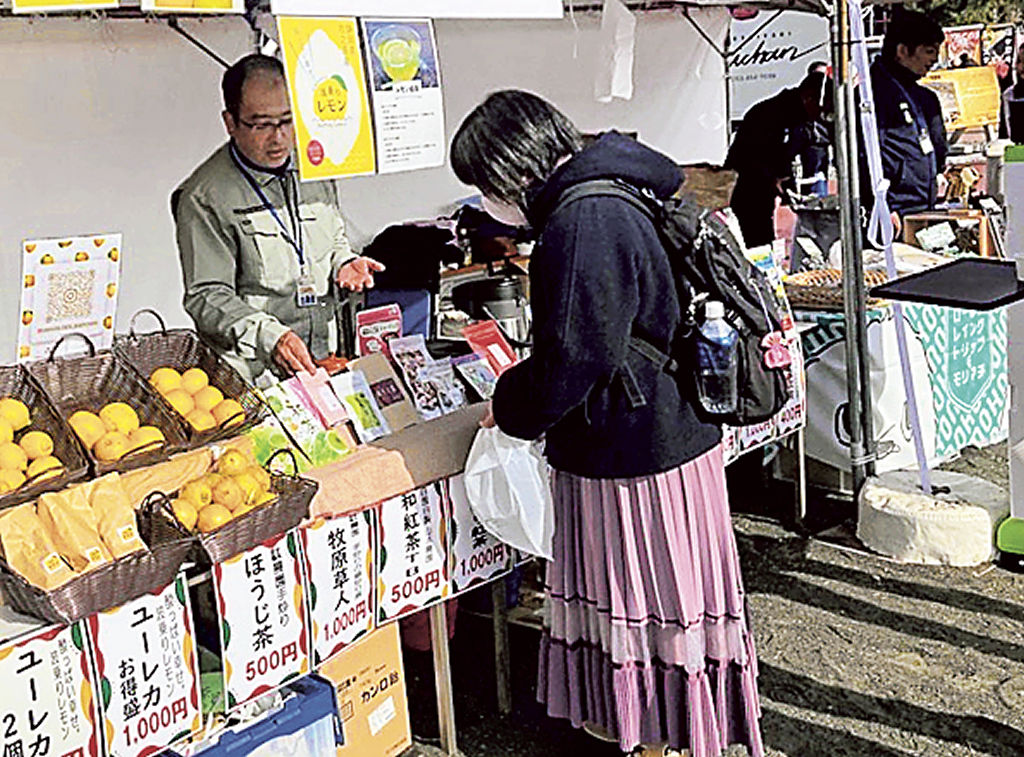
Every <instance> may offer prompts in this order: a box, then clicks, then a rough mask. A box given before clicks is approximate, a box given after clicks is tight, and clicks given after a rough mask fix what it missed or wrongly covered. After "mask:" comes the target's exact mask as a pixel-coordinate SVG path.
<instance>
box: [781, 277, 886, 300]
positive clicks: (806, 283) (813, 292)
mask: <svg viewBox="0 0 1024 757" xmlns="http://www.w3.org/2000/svg"><path fill="white" fill-rule="evenodd" d="M888 280H889V278H888V276H886V274H885V271H874V270H871V271H864V287H865V289H870V288H871V287H875V286H879V285H881V284H884V283H885V282H886V281H888ZM782 283H783V286H785V288H786V297H787V298H788V299H789V304H790V306H791V307H794V308H802V309H804V310H842V309H843V272H842V271H840V270H838V269H835V268H823V269H820V270H815V271H802V272H801V273H794V274H793V275H791V276H787V277H786V278H785V279H783V281H782ZM885 302H886V301H885V300H881V299H877V298H874V297H868V298H866V304H867V306H868V307H878V306H879V305H883V304H884V303H885Z"/></svg>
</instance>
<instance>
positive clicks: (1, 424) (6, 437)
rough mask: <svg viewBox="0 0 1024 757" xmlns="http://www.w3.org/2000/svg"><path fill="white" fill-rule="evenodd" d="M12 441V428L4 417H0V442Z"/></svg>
mask: <svg viewBox="0 0 1024 757" xmlns="http://www.w3.org/2000/svg"><path fill="white" fill-rule="evenodd" d="M13 441H14V429H13V428H12V427H11V422H10V421H9V420H7V419H6V418H0V444H7V442H13Z"/></svg>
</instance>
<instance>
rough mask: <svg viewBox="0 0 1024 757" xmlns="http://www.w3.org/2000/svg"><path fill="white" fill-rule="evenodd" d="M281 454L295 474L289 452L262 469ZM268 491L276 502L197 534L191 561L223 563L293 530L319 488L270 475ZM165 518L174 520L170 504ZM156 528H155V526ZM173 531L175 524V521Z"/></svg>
mask: <svg viewBox="0 0 1024 757" xmlns="http://www.w3.org/2000/svg"><path fill="white" fill-rule="evenodd" d="M281 454H286V455H288V456H289V457H290V458H291V461H292V467H293V471H297V470H298V467H297V463H296V461H295V455H294V453H292V451H291V450H289V449H279V450H278V451H277V452H275V453H274V454H273V455H272V456H271V458H270V459H269V460H267V464H266V468H267V470H270V466H271V464H272V463H273V462H274V459H275V458H276V457H277V456H278V455H281ZM270 475H271V482H270V488H271V490H272V491H273V492H274V493H275V494H277V498H276V499H274V500H272V501H270V502H268V503H267V504H265V505H261V506H260V507H257V508H256V509H255V510H252V511H251V512H248V513H246V514H245V515H243V516H241V517H240V518H235V519H234V520H230V521H228V522H227V523H225V524H224V525H223V526H221V527H220V528H218V529H217V530H216V531H208V532H207V533H200V534H197V539H196V550H197V551H196V552H195V553H194V554H193V556H192V557H193V559H194V560H195V561H196V562H200V563H207V562H210V563H219V562H224V561H225V560H227V559H228V558H229V557H233V556H235V555H237V554H238V553H239V552H245V551H246V550H248V549H252V548H253V547H255V546H256V545H257V544H262V543H263V542H265V541H266V540H267V539H269V538H271V537H273V536H277V535H278V534H282V533H284V532H285V531H287V530H289V529H292V528H295V526H297V525H299V523H301V522H302V521H303V519H304V518H306V516H308V515H309V505H310V503H311V502H312V501H313V496H314V495H315V494H316V492H317V489H318V488H319V485H318V484H317V483H316V482H315V481H310V480H309V479H307V478H302V477H301V476H298V475H296V474H295V473H292V474H284V473H276V472H274V471H270ZM164 507H165V514H166V515H167V518H164V519H163V520H164V521H166V520H167V519H168V518H169V519H171V520H175V519H174V515H173V513H172V512H171V509H170V503H169V502H167V503H166V504H165V506H164ZM157 525H158V527H159V524H157ZM175 526H176V527H177V522H176V521H175Z"/></svg>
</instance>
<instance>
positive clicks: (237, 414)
mask: <svg viewBox="0 0 1024 757" xmlns="http://www.w3.org/2000/svg"><path fill="white" fill-rule="evenodd" d="M213 417H214V419H215V420H216V421H217V425H219V426H227V427H229V428H230V427H231V426H235V425H238V424H239V423H241V422H242V421H244V420H245V410H243V409H242V406H241V405H240V404H239V403H238V401H237V400H230V399H229V400H224V401H223V402H221V403H220V404H219V405H217V406H216V407H214V408H213Z"/></svg>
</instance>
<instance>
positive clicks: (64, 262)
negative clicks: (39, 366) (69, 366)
mask: <svg viewBox="0 0 1024 757" xmlns="http://www.w3.org/2000/svg"><path fill="white" fill-rule="evenodd" d="M21 260H22V263H21V269H22V270H21V273H22V275H21V307H20V308H19V310H18V314H19V321H20V323H19V327H18V355H17V359H18V361H19V362H23V361H27V360H39V359H40V358H45V357H46V356H47V354H49V350H50V347H51V345H53V344H54V342H56V341H57V340H58V339H60V338H61V337H62V336H64V335H65V334H68V333H71V332H76V331H77V332H80V333H83V334H85V335H86V336H88V337H89V338H90V339H91V340H92V342H93V344H95V345H96V349H110V345H111V343H112V341H113V336H114V328H113V327H114V321H115V315H116V313H117V294H118V280H119V278H120V271H121V265H120V260H121V235H120V234H94V235H92V236H67V237H63V238H57V239H26V240H25V241H24V242H22V245H21Z"/></svg>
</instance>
